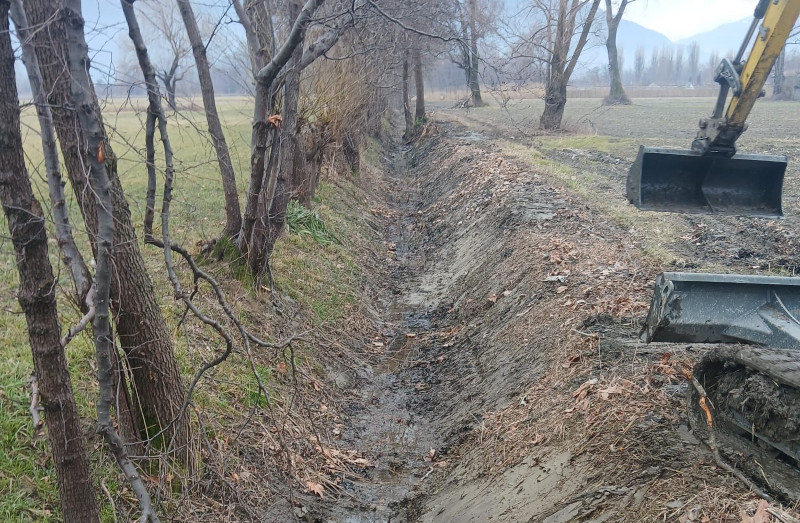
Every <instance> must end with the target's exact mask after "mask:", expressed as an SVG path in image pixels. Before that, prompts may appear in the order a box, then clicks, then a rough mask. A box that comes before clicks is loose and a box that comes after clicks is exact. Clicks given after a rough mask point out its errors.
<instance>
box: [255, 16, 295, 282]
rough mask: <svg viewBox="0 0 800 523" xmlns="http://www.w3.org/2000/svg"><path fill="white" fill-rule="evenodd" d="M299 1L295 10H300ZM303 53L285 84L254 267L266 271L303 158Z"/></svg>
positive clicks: (291, 63) (289, 71) (289, 70)
mask: <svg viewBox="0 0 800 523" xmlns="http://www.w3.org/2000/svg"><path fill="white" fill-rule="evenodd" d="M297 7H299V6H296V5H295V8H294V9H293V10H297V11H299V9H297ZM296 14H297V13H296V12H293V13H292V15H293V16H292V18H295V17H296ZM302 57H303V46H302V45H298V46H297V47H296V48H295V50H294V52H293V53H292V58H291V60H290V61H289V63H288V64H287V67H288V72H287V74H286V79H285V80H284V84H283V93H284V94H283V123H282V124H281V130H280V134H281V139H280V152H279V153H278V154H279V155H280V159H281V160H280V163H279V166H278V171H277V177H276V179H275V186H274V190H273V191H272V195H271V198H265V203H266V205H265V209H267V210H268V212H267V214H266V215H265V216H264V217H263V218H262V220H263V221H264V223H265V224H266V227H265V230H264V231H263V232H264V234H265V238H264V244H263V245H264V249H263V252H262V253H260V254H259V265H258V266H257V267H254V269H256V271H255V272H263V270H264V269H265V267H266V264H267V263H269V258H270V256H271V255H272V251H273V249H274V248H275V242H277V241H278V237H279V236H280V235H281V232H283V227H284V225H285V224H286V208H287V207H288V205H289V200H291V198H292V195H293V193H294V191H295V189H296V188H295V187H293V186H292V183H293V181H294V179H295V175H294V173H295V171H296V170H297V169H298V168H300V165H298V161H299V162H303V159H301V158H299V157H298V150H299V147H300V145H299V143H298V142H299V137H298V135H297V108H298V104H299V102H300V73H301V71H300V60H301V59H302Z"/></svg>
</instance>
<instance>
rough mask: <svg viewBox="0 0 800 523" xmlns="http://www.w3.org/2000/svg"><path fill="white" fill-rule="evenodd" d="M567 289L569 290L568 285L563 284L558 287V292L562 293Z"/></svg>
mask: <svg viewBox="0 0 800 523" xmlns="http://www.w3.org/2000/svg"><path fill="white" fill-rule="evenodd" d="M566 290H567V286H566V285H561V286H559V287H558V288H557V289H556V294H561V293H563V292H564V291H566Z"/></svg>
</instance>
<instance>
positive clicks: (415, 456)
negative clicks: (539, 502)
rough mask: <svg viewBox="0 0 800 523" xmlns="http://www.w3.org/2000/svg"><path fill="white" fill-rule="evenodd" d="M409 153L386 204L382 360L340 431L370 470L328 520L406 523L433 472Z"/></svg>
mask: <svg viewBox="0 0 800 523" xmlns="http://www.w3.org/2000/svg"><path fill="white" fill-rule="evenodd" d="M410 152H411V148H410V147H405V146H398V147H395V148H394V149H393V150H392V151H391V152H390V154H389V156H388V158H387V159H388V160H389V161H388V162H387V163H388V165H387V180H386V182H387V183H386V185H387V191H386V195H385V199H384V201H385V202H386V205H387V207H389V208H390V209H391V211H392V212H393V215H395V216H396V218H394V219H392V220H391V221H390V223H388V224H387V228H386V231H385V236H384V242H385V244H386V245H387V246H389V250H390V251H393V252H394V255H395V257H396V263H395V265H394V266H393V267H392V268H391V272H390V275H389V281H388V289H387V292H385V293H384V296H383V297H382V298H381V302H382V308H383V326H382V329H381V335H380V336H379V337H376V339H375V341H373V347H372V348H373V349H374V351H375V352H377V353H379V354H378V355H377V356H376V358H375V360H374V362H373V364H372V365H371V367H370V369H369V371H368V373H367V376H366V377H363V378H361V379H360V380H359V384H358V385H357V387H356V390H355V391H354V392H355V394H354V396H355V397H354V398H353V401H351V402H350V403H349V405H347V407H346V409H345V413H346V414H347V415H348V416H349V417H350V419H349V423H348V427H347V428H346V429H345V430H344V431H343V433H342V440H343V441H344V442H345V443H347V444H348V446H351V448H357V449H360V450H362V451H363V452H364V455H365V456H366V457H367V458H368V459H369V460H370V463H371V464H372V466H371V467H369V468H367V469H366V470H365V471H364V477H362V478H350V479H346V480H344V481H343V482H342V487H343V494H342V496H341V497H340V499H339V502H338V503H337V504H336V505H335V506H328V507H327V509H328V510H327V513H326V515H325V518H324V519H322V520H323V521H337V522H339V521H341V522H346V523H373V522H389V521H404V520H406V519H407V514H406V506H407V505H408V504H409V502H410V500H411V499H413V498H414V497H415V494H414V488H415V487H416V486H418V485H419V484H420V483H421V482H422V481H424V480H425V478H427V477H428V476H429V475H430V474H431V472H432V471H433V467H434V460H433V459H432V456H431V449H435V448H436V435H435V431H434V428H433V427H432V425H431V424H430V422H429V421H428V420H427V419H426V417H425V415H424V413H425V408H424V405H420V404H419V401H418V397H417V395H418V392H419V391H421V390H424V389H426V388H427V385H426V383H425V375H424V373H423V372H421V371H419V370H416V369H415V366H414V362H415V361H416V359H417V358H418V356H419V354H420V353H421V352H422V351H424V350H425V348H426V344H427V343H428V341H427V336H426V333H427V332H428V331H429V330H430V328H431V319H430V314H429V311H428V307H429V305H430V303H429V302H428V297H427V293H426V292H424V291H421V290H420V285H419V277H420V274H421V271H422V270H423V267H424V261H425V260H424V253H423V252H422V249H421V244H422V242H423V241H424V238H423V235H422V234H421V232H420V228H419V226H418V223H417V222H418V219H419V218H418V214H417V206H418V202H419V199H420V195H419V191H418V188H419V184H418V183H417V181H416V180H414V179H412V178H411V176H412V175H411V174H410V173H409V171H408V169H407V155H408V154H409V153H410Z"/></svg>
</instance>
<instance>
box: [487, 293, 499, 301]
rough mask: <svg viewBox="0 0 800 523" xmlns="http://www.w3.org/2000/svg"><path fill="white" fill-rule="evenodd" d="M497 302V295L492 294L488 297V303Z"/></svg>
mask: <svg viewBox="0 0 800 523" xmlns="http://www.w3.org/2000/svg"><path fill="white" fill-rule="evenodd" d="M496 302H497V294H492V295H491V296H489V303H496Z"/></svg>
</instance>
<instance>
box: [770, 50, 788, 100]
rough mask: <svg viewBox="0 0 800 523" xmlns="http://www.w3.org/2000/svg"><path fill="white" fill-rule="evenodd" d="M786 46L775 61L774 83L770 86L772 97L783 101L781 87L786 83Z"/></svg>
mask: <svg viewBox="0 0 800 523" xmlns="http://www.w3.org/2000/svg"><path fill="white" fill-rule="evenodd" d="M785 61H786V46H785V45H784V46H783V49H781V54H779V55H778V59H777V60H775V83H774V84H773V85H772V97H773V98H776V99H784V98H785V97H784V94H783V85H784V84H785V83H786V76H785V74H784V64H785V63H786V62H785Z"/></svg>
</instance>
